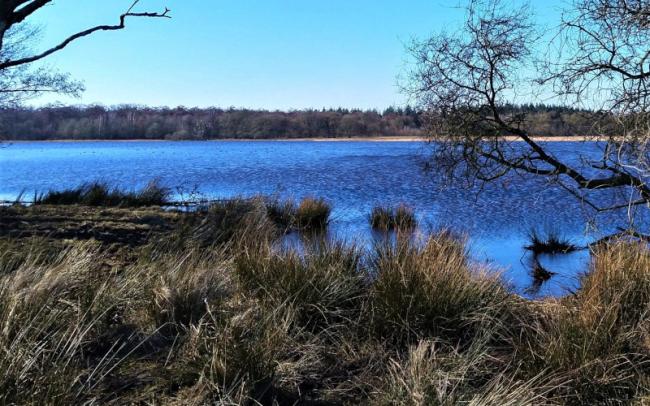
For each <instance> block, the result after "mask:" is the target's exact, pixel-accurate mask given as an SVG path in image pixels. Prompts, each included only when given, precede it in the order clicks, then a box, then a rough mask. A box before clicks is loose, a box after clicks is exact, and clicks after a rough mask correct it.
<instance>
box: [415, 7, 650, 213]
mask: <svg viewBox="0 0 650 406" xmlns="http://www.w3.org/2000/svg"><path fill="white" fill-rule="evenodd" d="M519 4H520V5H519V6H514V5H513V4H512V3H510V2H506V1H503V0H471V1H469V3H468V6H467V18H466V21H465V24H464V26H463V28H462V29H461V30H459V31H457V32H454V33H451V34H449V33H442V34H439V35H436V36H433V37H432V38H429V39H427V40H424V41H415V42H414V43H413V44H412V45H411V46H410V48H409V50H410V54H411V55H412V57H413V58H414V65H413V69H412V71H411V72H410V74H409V81H408V90H409V91H410V92H411V93H412V94H413V95H414V96H415V98H416V99H417V101H418V102H419V104H420V107H421V108H422V109H423V110H425V111H426V112H427V117H428V120H427V121H428V123H429V128H428V130H429V134H430V135H431V139H432V140H433V141H435V148H434V149H433V151H434V152H433V161H432V162H433V164H434V165H435V166H436V168H438V169H442V170H444V173H446V174H447V175H449V176H450V177H451V178H452V179H454V178H457V177H462V178H463V179H469V180H473V181H479V182H489V181H493V180H495V179H497V178H499V177H502V176H504V175H506V174H509V173H512V172H514V173H519V174H522V175H536V176H542V177H545V178H546V179H548V180H549V181H552V182H556V183H557V184H559V185H560V186H562V187H563V188H565V189H566V190H567V191H569V192H570V193H571V194H573V195H575V196H576V197H578V198H580V199H581V200H582V201H583V202H585V204H586V205H587V206H589V207H591V208H592V209H593V210H594V211H597V212H602V211H608V210H619V209H624V208H628V209H631V208H633V207H642V205H645V206H646V207H647V206H648V204H649V203H650V187H649V185H648V184H647V175H648V169H649V168H648V162H650V160H649V159H648V158H649V156H648V152H647V148H646V146H647V143H648V140H649V139H650V121H649V120H648V101H649V98H648V96H649V95H650V93H648V87H647V81H648V80H649V79H650V69H649V68H650V35H649V34H650V31H649V30H650V2H648V1H647V0H575V1H574V3H573V4H572V8H571V9H570V10H568V11H567V12H566V13H565V14H564V16H563V20H562V21H561V22H559V24H558V27H559V28H558V30H557V32H556V33H555V35H553V36H552V38H549V36H548V34H546V33H543V32H542V33H540V31H541V30H540V29H538V28H537V27H536V26H535V25H534V23H533V21H532V20H531V15H532V13H531V9H530V7H529V6H528V5H524V6H521V3H519ZM542 49H543V51H541V50H542ZM540 88H542V89H543V91H544V92H546V93H549V92H551V94H552V95H553V97H555V98H556V100H563V101H570V102H571V103H573V104H576V103H577V104H581V105H583V106H586V107H589V108H590V109H594V110H596V111H595V112H594V113H593V119H594V123H595V124H597V123H605V122H606V123H607V128H606V129H605V126H600V125H594V136H595V137H597V138H598V139H599V140H600V141H602V142H601V143H599V144H598V145H599V146H601V147H602V151H601V153H599V154H598V156H597V157H595V156H593V154H591V155H589V156H584V157H581V159H580V160H579V161H578V163H576V162H575V161H573V160H571V161H566V160H563V157H560V156H556V155H554V154H553V153H552V151H550V150H549V148H548V146H547V145H546V144H544V143H543V142H540V141H539V139H537V138H536V137H535V136H534V134H531V133H530V132H529V129H528V123H527V120H526V116H525V115H524V114H519V113H517V112H515V113H513V112H512V109H507V108H506V106H507V105H508V104H509V103H516V102H517V101H520V100H521V95H522V94H526V95H528V97H533V96H534V92H533V91H534V90H538V89H540ZM601 119H602V120H601ZM603 189H608V190H620V191H623V192H624V193H622V194H621V195H625V196H626V199H625V200H624V201H615V202H614V203H612V204H607V205H603V203H602V200H599V199H593V195H594V194H597V193H599V192H598V191H599V190H603Z"/></svg>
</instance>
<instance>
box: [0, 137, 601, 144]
mask: <svg viewBox="0 0 650 406" xmlns="http://www.w3.org/2000/svg"><path fill="white" fill-rule="evenodd" d="M531 138H532V140H533V141H535V142H575V141H577V142H580V141H603V139H602V138H600V137H584V136H575V137H567V136H557V137H549V136H538V137H531ZM428 140H429V138H427V137H412V136H404V137H400V136H387V137H341V138H323V137H313V138H309V137H303V138H215V139H206V140H167V139H146V138H133V139H110V138H102V139H79V140H75V139H67V138H64V139H47V140H0V143H9V144H14V143H15V144H17V143H37V142H38V143H48V142H69V143H84V142H124V143H129V142H426V141H428ZM503 140H504V141H519V142H523V141H521V140H518V137H511V136H508V137H504V138H503Z"/></svg>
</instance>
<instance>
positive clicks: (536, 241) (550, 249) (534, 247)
mask: <svg viewBox="0 0 650 406" xmlns="http://www.w3.org/2000/svg"><path fill="white" fill-rule="evenodd" d="M529 240H530V243H529V244H528V245H526V246H525V247H524V248H525V249H527V250H528V251H531V252H532V253H533V255H539V254H568V253H570V252H574V251H577V250H578V247H577V246H576V245H575V244H573V243H571V242H570V241H568V240H566V239H564V238H562V237H560V235H559V234H558V233H556V232H550V233H548V234H547V235H546V236H545V237H542V236H541V235H540V234H539V232H538V231H536V230H533V231H531V232H530V234H529Z"/></svg>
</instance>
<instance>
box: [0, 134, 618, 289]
mask: <svg viewBox="0 0 650 406" xmlns="http://www.w3.org/2000/svg"><path fill="white" fill-rule="evenodd" d="M547 147H548V148H549V149H551V150H552V151H553V153H554V154H556V155H558V156H560V157H562V158H563V159H567V160H576V159H578V155H579V153H587V154H588V153H591V152H593V151H596V150H597V148H598V145H597V144H595V143H587V144H583V143H571V142H563V143H562V142H559V143H548V145H547ZM427 153H428V147H427V146H426V145H425V144H422V143H416V142H412V143H411V142H259V141H258V142H246V141H241V142H219V141H214V142H80V143H66V142H43V143H15V144H12V145H10V146H9V147H6V148H0V199H11V198H14V197H16V196H17V195H18V194H19V193H20V192H21V191H25V192H26V196H30V195H31V194H32V193H33V192H34V191H44V190H47V189H52V188H54V189H61V188H66V187H73V186H77V185H78V184H79V183H81V182H85V181H93V180H105V181H108V182H110V183H111V184H114V185H117V186H121V187H126V188H135V187H141V186H144V185H145V184H146V183H147V182H149V181H150V180H151V179H153V178H157V179H159V180H160V181H161V182H162V183H163V184H165V185H167V186H170V187H172V188H174V189H175V190H177V191H178V192H179V193H180V192H182V191H184V192H187V191H190V190H192V189H194V188H195V187H196V188H198V190H200V191H201V192H202V193H203V194H205V195H206V196H209V197H213V198H217V197H231V196H235V195H253V194H259V193H263V194H275V195H278V196H280V197H293V198H301V197H304V196H307V195H312V196H318V197H324V198H325V199H327V200H328V201H330V202H331V203H332V204H333V206H334V211H333V218H334V221H333V223H332V234H333V235H336V236H339V237H342V238H345V239H347V240H351V239H354V240H358V241H361V242H362V243H363V242H368V241H370V239H371V238H372V236H371V232H370V227H369V225H368V214H369V213H370V210H371V208H372V207H373V206H374V205H376V204H383V205H397V204H398V203H400V202H405V203H407V204H409V205H410V206H412V207H413V208H414V209H415V210H416V213H417V215H418V220H419V223H420V224H421V228H422V229H423V230H431V229H433V230H435V229H440V228H450V229H452V230H455V231H457V232H460V233H463V234H465V235H467V236H468V239H469V246H470V251H471V252H472V254H473V256H474V258H476V259H477V260H479V261H481V262H484V263H487V264H490V266H492V267H494V268H497V269H500V270H501V272H502V273H503V276H504V278H505V279H507V280H508V281H509V282H510V283H511V284H512V286H513V289H515V290H516V291H518V292H520V293H522V294H526V295H529V296H546V295H561V294H564V293H566V292H567V291H572V290H575V289H576V287H577V286H578V283H579V275H580V272H583V271H584V270H585V269H586V263H587V261H588V253H587V252H586V251H578V252H574V253H571V254H568V255H562V256H555V257H540V263H541V264H542V265H543V266H544V267H546V268H547V269H549V270H551V271H552V272H555V273H556V274H555V275H554V276H553V277H552V278H551V279H550V280H548V281H546V282H545V283H543V284H542V285H541V286H539V287H538V288H539V289H537V291H535V289H531V286H532V284H533V279H532V278H531V275H530V266H529V265H530V254H529V253H528V252H526V251H525V250H524V249H523V246H524V245H525V244H526V242H527V241H526V238H527V234H528V233H529V232H530V230H531V229H532V228H552V229H555V230H559V231H560V232H561V234H562V235H563V236H565V237H567V238H569V239H571V240H572V241H574V242H575V243H577V244H579V245H585V244H586V243H587V242H589V241H592V240H593V239H594V238H596V237H598V236H599V235H602V234H603V233H607V232H610V231H613V230H614V227H615V225H620V224H621V222H625V221H626V217H625V213H624V212H622V213H617V214H615V215H613V214H599V215H598V216H597V217H593V218H591V217H590V219H591V220H593V221H594V222H593V224H591V223H589V227H588V223H587V218H586V216H585V215H586V214H588V213H586V211H585V210H586V209H585V208H584V207H583V206H582V205H581V204H580V203H579V202H577V201H576V200H574V199H572V198H571V197H568V196H567V195H566V192H564V191H563V190H561V189H559V188H557V187H554V186H553V185H548V184H546V183H545V182H544V181H543V180H541V179H536V178H530V177H526V178H521V177H518V176H510V177H507V178H504V179H501V180H499V181H498V182H495V183H493V184H491V185H489V186H487V187H486V188H484V189H483V190H482V192H481V193H477V192H478V190H467V189H466V188H464V187H460V186H458V185H445V184H444V183H443V182H442V181H441V180H440V178H439V177H438V176H436V174H435V173H424V172H423V171H422V170H421V163H422V160H423V159H424V158H425V157H426V156H427ZM608 198H609V197H608ZM593 225H595V226H596V228H593ZM531 292H532V293H531Z"/></svg>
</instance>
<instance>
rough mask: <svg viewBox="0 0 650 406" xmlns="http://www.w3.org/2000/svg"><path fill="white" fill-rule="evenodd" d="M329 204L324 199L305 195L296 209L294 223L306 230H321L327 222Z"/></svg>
mask: <svg viewBox="0 0 650 406" xmlns="http://www.w3.org/2000/svg"><path fill="white" fill-rule="evenodd" d="M331 213H332V208H331V206H330V205H329V204H328V203H327V202H326V201H325V200H324V199H316V198H313V197H305V198H304V199H302V201H300V204H299V205H298V208H297V209H296V225H297V226H298V227H299V228H300V229H302V230H307V231H322V230H325V229H326V228H327V225H328V224H329V217H330V214H331Z"/></svg>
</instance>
